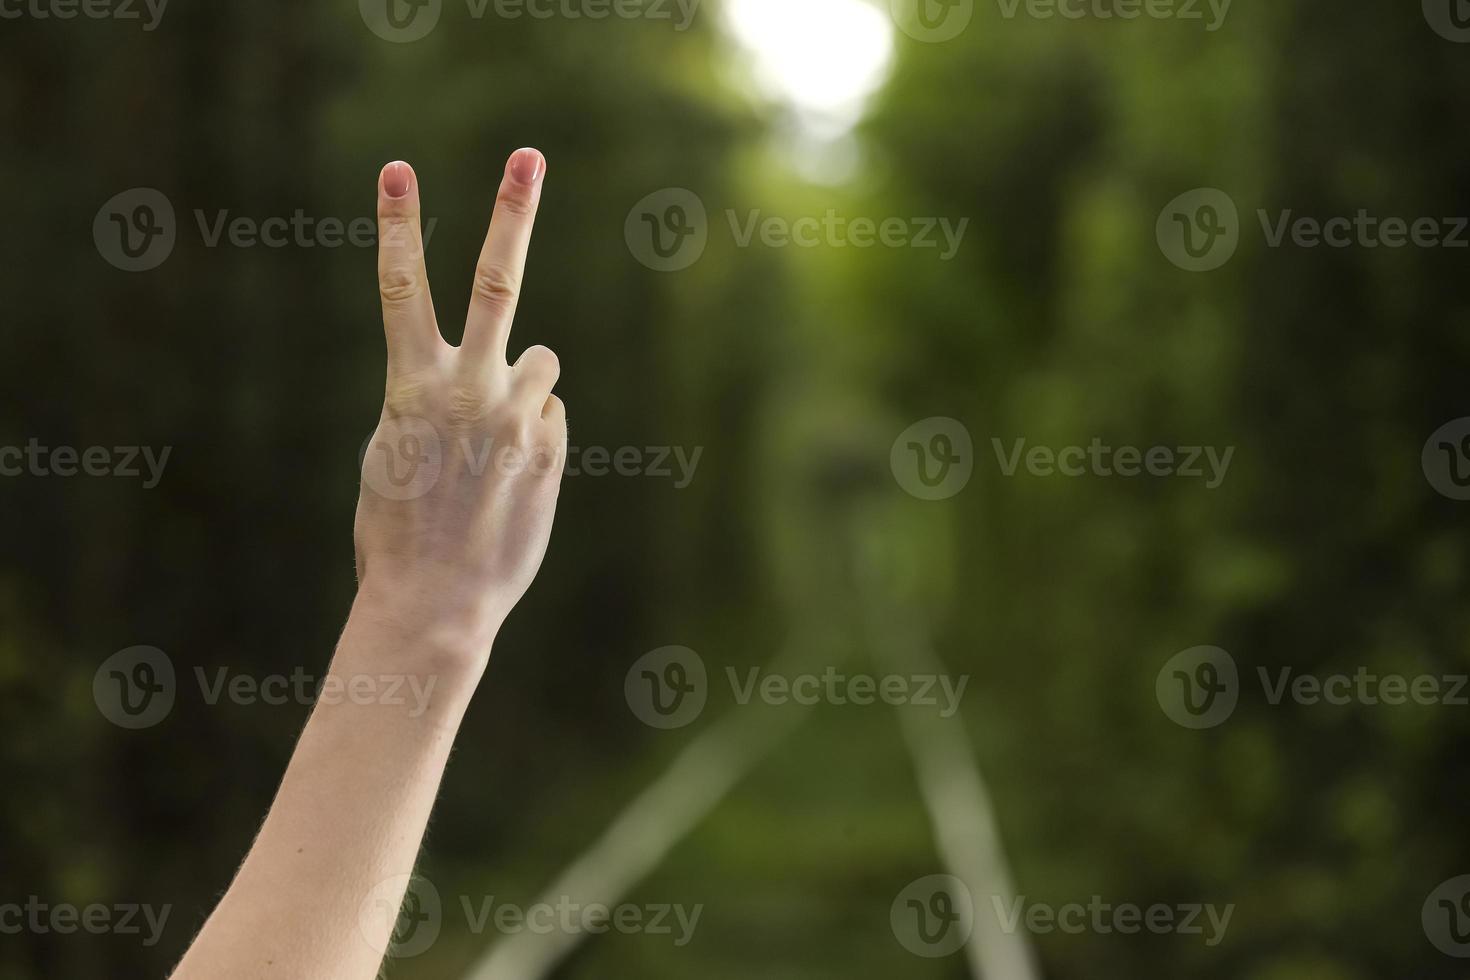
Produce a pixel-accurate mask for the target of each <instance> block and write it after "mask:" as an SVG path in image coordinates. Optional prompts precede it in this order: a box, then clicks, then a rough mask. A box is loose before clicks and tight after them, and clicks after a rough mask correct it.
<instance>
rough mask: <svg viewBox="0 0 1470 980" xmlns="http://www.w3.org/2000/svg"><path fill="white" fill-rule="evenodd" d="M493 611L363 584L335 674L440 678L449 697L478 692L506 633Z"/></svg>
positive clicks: (348, 620)
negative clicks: (420, 598)
mask: <svg viewBox="0 0 1470 980" xmlns="http://www.w3.org/2000/svg"><path fill="white" fill-rule="evenodd" d="M500 623H501V618H500V617H499V616H496V615H493V614H492V613H490V612H489V611H488V610H466V609H464V608H462V607H454V606H449V605H444V604H432V603H428V602H423V601H417V598H416V597H413V596H411V595H409V594H406V593H405V592H404V591H403V590H400V589H385V588H381V587H378V586H377V584H376V583H373V582H370V581H367V580H365V581H363V582H362V583H361V585H360V586H359V587H358V593H357V597H356V598H355V599H354V600H353V603H352V611H351V613H350V614H349V615H348V618H347V625H346V627H345V628H344V629H343V632H342V641H341V643H340V644H339V647H338V651H337V659H336V661H335V662H334V668H333V669H334V670H337V669H339V668H340V669H341V671H342V672H343V673H351V672H367V673H371V672H386V673H393V674H415V675H418V676H419V677H421V678H425V679H427V678H430V677H432V678H434V679H435V682H436V684H437V685H438V687H439V689H440V690H441V691H443V692H444V693H445V694H454V693H456V692H458V693H461V694H463V695H464V697H465V699H467V698H468V696H469V694H472V693H473V692H474V689H475V687H476V685H478V684H479V681H480V677H481V676H482V675H483V674H484V672H485V666H486V664H488V663H489V660H490V651H491V648H492V646H493V645H494V642H495V637H496V634H497V633H498V632H499V630H500Z"/></svg>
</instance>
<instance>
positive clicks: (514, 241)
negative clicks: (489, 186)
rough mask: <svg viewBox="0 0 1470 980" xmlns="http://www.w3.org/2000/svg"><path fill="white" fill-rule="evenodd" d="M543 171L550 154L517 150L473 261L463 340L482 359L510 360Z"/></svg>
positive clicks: (469, 353) (466, 348)
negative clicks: (513, 324) (512, 328)
mask: <svg viewBox="0 0 1470 980" xmlns="http://www.w3.org/2000/svg"><path fill="white" fill-rule="evenodd" d="M545 175H546V158H545V157H543V156H542V155H541V153H540V151H538V150H534V149H530V148H529V147H528V148H526V149H521V150H516V151H515V152H514V153H512V154H511V155H510V159H509V160H508V161H506V165H505V176H504V177H503V178H501V181H500V191H499V193H498V194H496V196H495V211H494V213H493V214H492V215H491V218H490V231H489V233H488V234H486V236H485V244H484V246H483V247H482V248H481V249H480V260H479V262H478V263H477V264H476V266H475V284H474V289H473V291H472V292H471V294H470V312H469V318H468V319H467V321H466V322H465V328H464V342H463V344H462V345H461V346H462V349H463V351H464V353H465V355H467V356H469V357H472V358H475V359H476V360H478V361H482V362H487V361H488V362H490V363H492V364H498V365H504V364H505V363H506V357H505V350H506V344H507V343H508V342H509V340H510V325H511V321H512V319H514V317H515V311H516V303H517V301H518V300H519V299H520V293H521V277H522V276H523V275H524V274H525V271H526V251H527V249H529V248H530V245H531V226H532V225H534V224H535V222H536V206H537V204H538V203H539V202H540V200H541V182H542V178H543V177H545Z"/></svg>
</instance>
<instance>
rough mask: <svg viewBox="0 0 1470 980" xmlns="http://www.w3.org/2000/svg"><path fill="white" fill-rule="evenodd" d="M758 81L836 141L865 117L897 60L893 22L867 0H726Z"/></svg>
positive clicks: (729, 19)
mask: <svg viewBox="0 0 1470 980" xmlns="http://www.w3.org/2000/svg"><path fill="white" fill-rule="evenodd" d="M724 8H725V20H726V23H727V24H728V25H729V28H730V31H731V33H732V34H733V35H734V36H735V39H736V40H737V41H739V42H740V44H741V46H742V47H744V48H745V50H746V52H747V53H748V54H749V56H750V60H751V67H752V70H753V72H754V75H755V79H756V81H757V83H759V84H760V85H761V87H762V88H763V89H764V90H765V91H766V94H767V95H769V96H771V97H773V98H777V99H780V100H782V101H785V102H787V103H789V104H790V105H791V107H792V108H793V109H795V110H796V112H797V115H798V116H799V118H800V119H801V120H802V122H803V124H805V125H806V126H809V127H811V128H812V129H813V130H815V131H816V132H818V133H820V134H822V135H823V136H826V137H828V138H836V137H838V136H840V134H841V133H842V132H843V131H845V130H846V129H848V128H850V127H851V126H852V124H853V123H855V122H856V121H857V120H858V117H859V116H860V115H861V114H862V109H863V102H864V101H865V100H866V99H867V97H868V96H869V95H871V94H872V93H873V92H874V91H875V90H876V89H877V88H878V87H879V86H880V85H882V84H883V80H884V76H885V74H886V73H887V70H888V64H889V61H890V59H891V58H892V55H893V22H892V21H891V20H890V19H889V17H888V16H887V13H886V10H885V9H880V8H879V7H877V6H874V5H873V4H872V3H868V2H865V0H724Z"/></svg>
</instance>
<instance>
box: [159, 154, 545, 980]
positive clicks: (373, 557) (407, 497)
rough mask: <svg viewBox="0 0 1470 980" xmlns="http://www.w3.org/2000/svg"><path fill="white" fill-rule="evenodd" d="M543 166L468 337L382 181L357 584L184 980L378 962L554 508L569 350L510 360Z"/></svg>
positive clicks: (489, 274)
mask: <svg viewBox="0 0 1470 980" xmlns="http://www.w3.org/2000/svg"><path fill="white" fill-rule="evenodd" d="M545 163H546V161H545V159H544V158H543V157H542V156H541V154H540V153H538V152H537V151H535V150H518V151H516V153H514V154H512V156H511V159H510V160H509V161H508V163H507V165H506V170H505V176H504V178H503V179H502V181H501V186H500V191H499V193H498V194H497V196H496V204H495V214H494V217H493V219H492V222H491V227H490V232H489V233H488V234H487V236H486V239H485V245H484V247H483V248H482V250H481V254H480V262H479V265H478V266H477V267H476V274H475V288H474V289H473V290H472V292H471V298H470V312H469V317H468V320H467V322H466V324H465V334H464V343H463V344H462V345H461V346H460V347H457V348H456V347H450V346H449V344H448V343H447V342H446V341H445V340H444V338H443V337H442V336H441V335H440V333H439V329H438V325H437V323H436V322H435V316H434V310H433V304H432V302H431V300H430V298H429V293H428V277H427V272H426V270H425V268H424V243H423V235H422V231H421V228H420V225H419V213H420V199H419V192H418V185H417V181H416V180H415V178H414V174H413V172H412V169H411V168H410V167H409V166H408V165H407V164H404V163H401V162H399V163H392V164H389V165H388V166H387V167H385V168H383V172H382V173H381V174H380V175H379V179H378V219H379V226H378V243H379V248H378V274H379V286H380V292H381V295H382V300H383V327H384V330H385V331H386V335H387V338H388V378H387V385H386V388H385V397H384V405H383V411H382V413H381V415H380V417H379V420H378V429H377V431H376V432H374V434H373V437H372V439H371V440H370V446H369V447H367V450H366V451H365V452H364V454H363V465H362V480H363V486H362V493H361V495H360V496H359V498H358V506H357V518H356V521H355V525H354V533H353V540H354V544H355V546H356V549H355V550H356V555H357V568H358V575H359V577H360V582H361V584H360V588H359V592H358V598H357V601H356V602H355V603H354V604H353V607H352V614H351V616H349V617H348V621H347V627H346V629H344V630H343V633H342V639H341V642H340V643H339V644H338V647H337V654H336V656H335V657H334V658H333V661H332V668H331V670H330V671H329V673H328V675H327V679H326V681H325V683H324V687H323V693H322V695H321V696H319V698H318V701H317V706H316V709H315V710H314V711H313V712H312V714H311V719H310V720H309V721H308V722H307V724H306V729H305V730H304V731H303V732H302V733H301V740H300V742H298V743H297V746H296V752H295V753H294V754H293V755H292V757H291V763H290V766H289V767H288V768H287V770H286V776H285V779H284V780H283V781H282V783H281V788H280V791H279V792H278V793H277V794H276V801H275V804H274V805H273V806H272V807H271V810H270V814H269V815H268V816H267V817H266V821H265V825H264V826H263V827H262V828H261V831H260V836H259V837H257V838H256V841H255V845H254V846H253V847H252V848H251V849H250V854H249V855H248V856H247V857H246V859H245V863H244V864H243V865H241V867H240V871H239V873H238V874H237V875H236V877H235V881H234V883H233V884H232V885H231V886H230V888H229V890H228V891H227V892H226V893H225V896H224V898H223V899H222V900H221V901H220V904H219V907H218V908H216V909H215V911H214V914H213V915H211V916H210V917H209V920H208V921H207V922H206V923H205V925H204V929H203V930H202V931H201V932H200V934H199V936H198V938H196V939H195V941H194V945H193V947H192V948H190V950H189V952H188V953H187V954H185V956H184V959H183V962H182V963H180V964H179V967H178V969H177V970H176V971H175V972H174V980H258V978H260V977H264V976H269V977H272V978H280V980H371V978H373V977H375V976H376V975H377V971H378V966H379V964H380V962H381V960H382V957H383V954H384V952H385V951H386V949H387V947H388V943H389V939H390V937H391V935H392V932H393V924H394V920H395V918H396V914H397V911H398V907H399V905H400V904H401V903H402V901H403V895H404V891H405V889H406V887H407V885H408V877H409V875H410V874H411V873H412V871H413V865H414V859H415V858H416V857H417V856H418V850H419V843H420V841H421V840H422V839H423V834H424V826H425V825H426V824H427V823H428V820H429V811H430V809H431V808H432V807H433V803H434V795H435V794H436V793H437V792H438V789H439V780H440V779H441V777H442V776H443V774H444V765H445V763H446V761H447V760H448V758H449V752H450V749H451V747H452V745H453V742H454V736H455V733H456V732H457V731H458V729H459V723H460V720H461V719H462V718H463V717H464V712H465V709H466V707H467V706H468V704H469V700H470V697H471V696H472V695H473V693H474V689H475V685H476V684H478V683H479V680H480V675H481V674H482V673H484V669H485V664H486V662H487V660H488V659H489V656H490V647H491V644H492V643H493V641H494V638H495V633H496V632H497V631H498V630H499V627H500V623H501V621H502V620H503V618H504V616H505V615H506V614H507V613H508V612H509V611H510V609H511V608H512V607H513V606H514V605H515V604H516V602H517V601H518V600H519V599H520V598H521V596H522V595H524V594H525V591H526V589H527V588H528V587H529V586H530V584H531V580H532V579H533V578H535V576H536V571H537V570H538V569H539V568H540V567H541V560H542V558H543V557H544V556H545V553H546V547H547V543H548V541H549V539H550V536H551V523H552V518H553V515H554V514H555V512H556V498H557V493H558V489H559V486H560V482H561V474H562V467H563V464H564V463H565V461H566V447H567V419H566V406H565V405H563V404H562V401H561V399H560V398H557V397H556V396H555V395H554V394H552V386H553V385H555V384H556V380H557V376H558V373H559V372H560V365H559V362H558V361H557V359H556V355H555V354H553V353H552V352H551V351H550V350H548V349H546V348H544V347H531V348H529V349H528V350H527V351H526V352H525V353H524V354H522V355H521V357H520V358H519V359H518V360H517V361H516V363H515V365H514V366H512V365H511V364H509V363H507V361H506V356H505V352H506V342H507V339H508V336H509V332H510V325H511V317H512V315H513V314H514V312H515V305H516V285H517V284H518V283H519V282H520V278H521V273H522V271H523V270H524V267H525V260H526V248H527V246H528V244H529V242H530V237H531V223H532V221H533V216H534V214H535V210H536V202H537V200H538V198H539V196H540V192H541V191H540V189H541V182H542V177H543V175H544V174H545ZM491 447H493V448H494V450H495V451H496V454H497V455H496V460H497V465H493V466H490V465H487V464H486V459H485V457H484V456H483V455H482V453H485V452H488V451H489V449H490V448H491ZM328 691H330V692H331V695H332V696H330V697H329V696H328V693H327V692H328ZM406 695H408V696H406Z"/></svg>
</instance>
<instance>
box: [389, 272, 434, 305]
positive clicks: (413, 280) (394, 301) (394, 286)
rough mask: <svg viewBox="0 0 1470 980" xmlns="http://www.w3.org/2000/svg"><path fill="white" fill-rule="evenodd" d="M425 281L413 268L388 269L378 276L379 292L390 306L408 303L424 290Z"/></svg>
mask: <svg viewBox="0 0 1470 980" xmlns="http://www.w3.org/2000/svg"><path fill="white" fill-rule="evenodd" d="M423 288H424V281H423V277H421V276H420V275H419V274H418V273H416V272H414V271H413V270H412V269H387V270H385V271H384V272H383V273H382V274H381V275H379V276H378V292H379V293H381V294H382V297H383V302H384V303H386V304H388V305H390V306H398V305H402V304H404V303H407V302H408V301H409V300H412V299H413V298H414V297H416V296H418V295H419V293H420V292H422V291H423Z"/></svg>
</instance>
